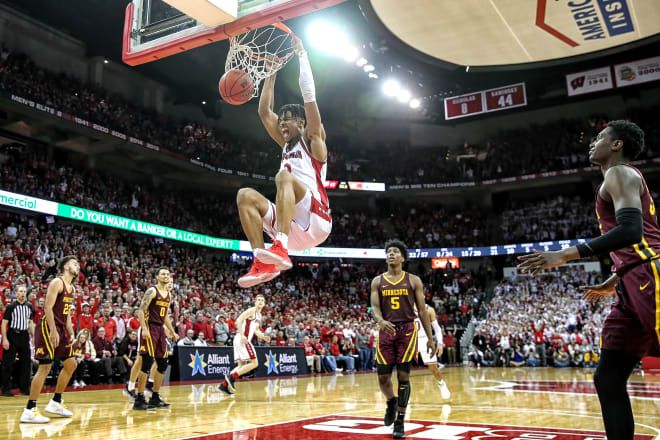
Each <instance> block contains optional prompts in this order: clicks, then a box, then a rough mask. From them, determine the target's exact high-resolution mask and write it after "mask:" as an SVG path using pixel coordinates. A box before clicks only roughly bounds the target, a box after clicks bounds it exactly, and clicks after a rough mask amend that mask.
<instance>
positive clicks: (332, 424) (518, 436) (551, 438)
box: [187, 416, 653, 440]
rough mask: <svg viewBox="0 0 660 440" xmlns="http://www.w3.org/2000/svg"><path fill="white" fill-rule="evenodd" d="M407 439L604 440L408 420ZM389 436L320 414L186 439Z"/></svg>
mask: <svg viewBox="0 0 660 440" xmlns="http://www.w3.org/2000/svg"><path fill="white" fill-rule="evenodd" d="M406 436H407V438H416V439H436V440H443V439H444V440H447V439H451V440H490V439H497V440H606V437H605V433H604V432H601V431H584V430H579V429H562V428H542V427H533V426H507V425H488V424H480V423H460V422H451V423H443V422H439V421H429V420H407V421H406ZM388 438H392V428H391V427H385V426H383V421H382V419H380V418H375V417H361V416H355V417H352V416H322V417H314V418H310V419H303V420H298V421H293V422H285V423H278V424H272V425H265V426H261V427H258V428H251V429H244V430H237V431H230V432H223V433H218V434H208V435H204V436H199V437H187V439H191V440H192V439H200V440H202V439H203V440H257V439H259V440H264V439H278V440H293V439H296V440H301V439H314V440H376V439H388ZM635 439H636V440H652V439H653V436H652V435H647V434H637V435H635Z"/></svg>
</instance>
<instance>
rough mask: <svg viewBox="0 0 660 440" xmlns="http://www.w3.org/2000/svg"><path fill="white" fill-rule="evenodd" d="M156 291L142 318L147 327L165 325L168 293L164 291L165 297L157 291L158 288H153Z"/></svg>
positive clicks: (168, 302)
mask: <svg viewBox="0 0 660 440" xmlns="http://www.w3.org/2000/svg"><path fill="white" fill-rule="evenodd" d="M154 289H156V296H154V297H153V298H152V300H151V302H150V303H149V307H147V314H146V316H145V317H144V318H145V321H146V322H147V325H150V324H154V325H163V324H164V323H165V316H167V312H168V311H169V308H170V293H169V292H168V291H167V290H166V291H165V295H162V294H161V292H160V291H159V290H158V287H156V286H154Z"/></svg>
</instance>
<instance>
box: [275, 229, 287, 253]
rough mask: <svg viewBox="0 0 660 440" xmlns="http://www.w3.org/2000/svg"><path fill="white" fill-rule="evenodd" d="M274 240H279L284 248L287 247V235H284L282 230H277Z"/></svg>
mask: <svg viewBox="0 0 660 440" xmlns="http://www.w3.org/2000/svg"><path fill="white" fill-rule="evenodd" d="M275 240H279V242H280V243H282V246H283V247H284V249H287V248H288V247H289V236H288V235H286V234H285V233H284V232H278V233H277V234H276V235H275Z"/></svg>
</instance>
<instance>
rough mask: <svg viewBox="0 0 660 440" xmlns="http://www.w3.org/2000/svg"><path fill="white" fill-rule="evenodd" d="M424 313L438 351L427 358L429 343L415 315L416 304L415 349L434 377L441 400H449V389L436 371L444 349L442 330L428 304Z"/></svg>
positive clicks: (419, 320)
mask: <svg viewBox="0 0 660 440" xmlns="http://www.w3.org/2000/svg"><path fill="white" fill-rule="evenodd" d="M426 313H428V314H429V321H431V327H432V328H433V333H434V335H435V339H436V341H438V351H437V354H436V355H434V356H429V354H428V353H427V352H426V346H427V345H428V342H429V341H428V336H426V332H425V331H424V327H423V326H422V320H421V319H420V317H419V313H417V304H415V316H416V317H415V326H416V327H417V349H418V350H419V354H420V355H421V356H422V361H424V365H426V366H427V367H429V370H431V373H433V377H435V380H436V383H437V384H438V387H440V395H441V396H442V398H443V399H449V398H450V397H451V393H450V392H449V388H447V384H446V383H445V381H444V379H443V378H442V374H440V370H439V369H438V358H439V357H441V356H442V349H443V347H444V344H443V342H442V329H441V328H440V324H438V319H437V317H436V315H435V310H433V307H431V306H429V305H428V304H426Z"/></svg>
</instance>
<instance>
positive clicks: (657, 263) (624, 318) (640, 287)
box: [602, 260, 660, 357]
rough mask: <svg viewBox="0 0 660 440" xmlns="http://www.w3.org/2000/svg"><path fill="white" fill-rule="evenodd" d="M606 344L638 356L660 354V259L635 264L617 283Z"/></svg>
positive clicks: (610, 348) (604, 337) (608, 346)
mask: <svg viewBox="0 0 660 440" xmlns="http://www.w3.org/2000/svg"><path fill="white" fill-rule="evenodd" d="M616 293H617V297H618V298H617V300H616V302H615V303H614V304H612V310H611V311H610V314H609V315H608V317H607V319H605V324H604V325H603V333H602V338H603V339H602V344H603V345H602V347H603V348H606V349H608V350H615V351H621V352H624V353H626V354H631V355H634V356H638V357H644V356H660V260H653V261H650V262H648V263H644V264H640V265H639V266H637V267H633V268H632V269H630V270H629V271H628V272H626V273H625V274H624V275H623V278H621V279H620V280H619V281H618V282H617V285H616Z"/></svg>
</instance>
